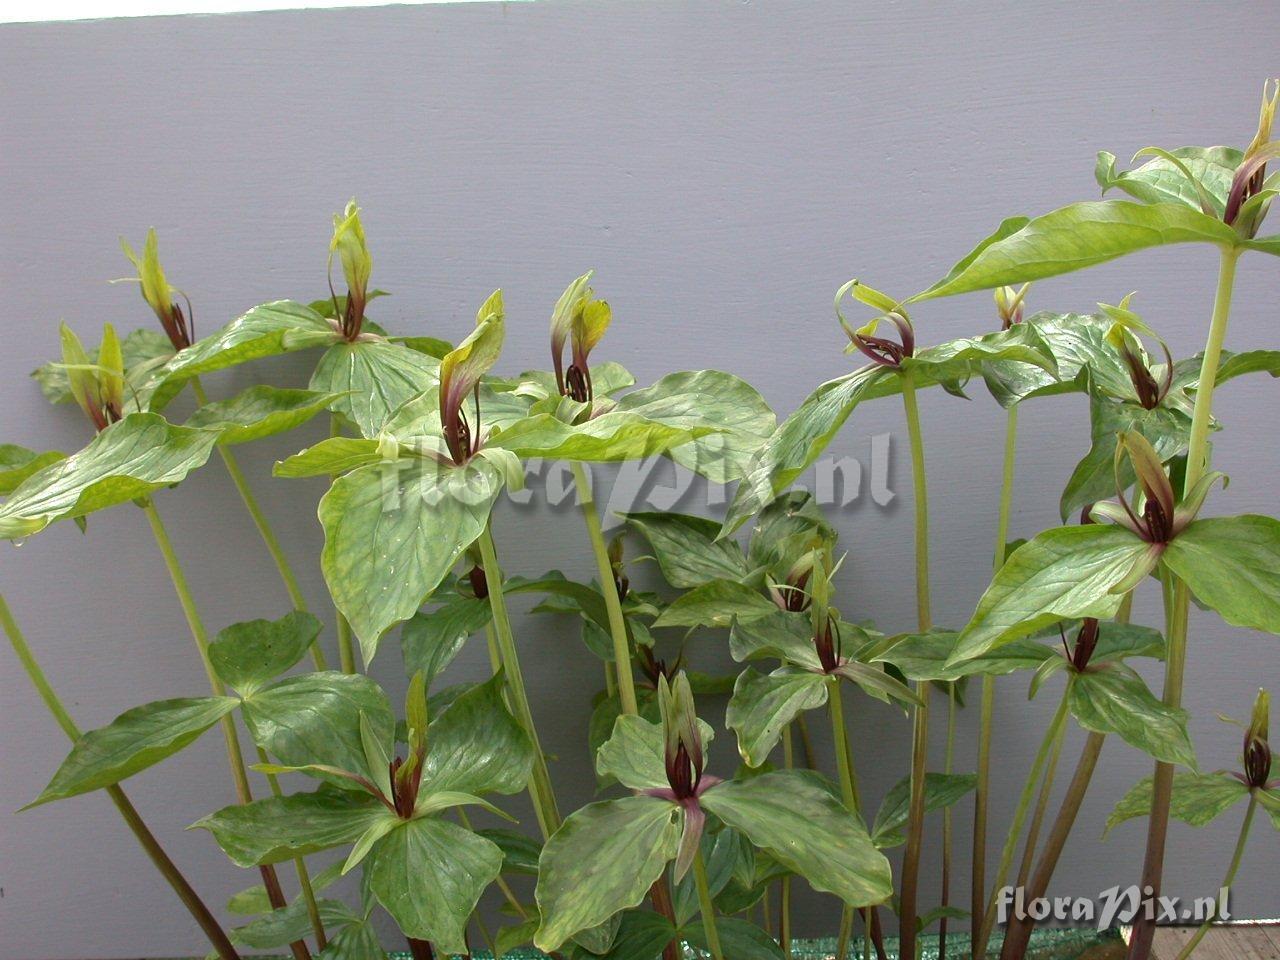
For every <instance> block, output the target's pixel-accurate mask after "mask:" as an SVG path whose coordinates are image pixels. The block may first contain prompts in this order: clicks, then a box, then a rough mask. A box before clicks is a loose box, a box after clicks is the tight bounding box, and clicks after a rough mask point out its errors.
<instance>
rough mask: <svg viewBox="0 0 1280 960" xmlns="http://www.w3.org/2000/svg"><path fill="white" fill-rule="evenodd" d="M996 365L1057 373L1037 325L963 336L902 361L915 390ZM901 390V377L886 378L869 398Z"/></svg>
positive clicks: (926, 348)
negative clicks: (1016, 366)
mask: <svg viewBox="0 0 1280 960" xmlns="http://www.w3.org/2000/svg"><path fill="white" fill-rule="evenodd" d="M993 363H998V364H1001V365H1004V366H1009V365H1019V366H1023V367H1030V368H1033V369H1035V370H1039V371H1042V372H1043V373H1045V374H1046V375H1048V376H1051V377H1052V376H1055V375H1056V374H1057V362H1056V360H1055V358H1054V355H1053V353H1052V352H1051V350H1050V348H1049V345H1048V343H1046V342H1045V340H1044V338H1043V337H1041V336H1040V331H1039V329H1038V328H1037V327H1036V326H1035V325H1033V324H1026V323H1019V324H1015V325H1013V326H1012V327H1010V328H1009V329H1008V330H999V331H996V332H995V333H988V334H985V335H983V336H980V337H961V338H959V339H956V340H950V341H948V342H946V343H940V344H937V345H936V346H932V347H925V348H924V349H922V350H918V351H916V354H915V356H913V357H908V358H906V359H905V360H903V361H902V370H903V371H904V372H909V373H910V374H911V375H912V378H913V379H914V381H915V385H916V387H917V388H920V387H927V386H930V385H932V384H939V383H940V384H946V383H951V382H957V381H958V382H961V383H963V382H964V381H966V380H968V379H969V378H970V377H972V376H973V375H975V374H980V373H981V372H982V371H983V369H984V368H985V367H986V366H987V365H989V364H993ZM901 391H902V378H901V377H892V378H886V379H883V380H881V381H880V382H879V383H878V384H877V385H876V386H875V387H874V388H873V389H872V391H871V393H870V394H869V397H870V396H877V397H879V396H889V395H893V394H897V393H900V392H901Z"/></svg>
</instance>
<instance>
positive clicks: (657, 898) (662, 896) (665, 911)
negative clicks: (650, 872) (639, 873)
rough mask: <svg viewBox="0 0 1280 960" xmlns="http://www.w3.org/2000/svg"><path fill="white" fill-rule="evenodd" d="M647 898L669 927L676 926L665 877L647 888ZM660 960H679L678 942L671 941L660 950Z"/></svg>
mask: <svg viewBox="0 0 1280 960" xmlns="http://www.w3.org/2000/svg"><path fill="white" fill-rule="evenodd" d="M649 898H650V899H651V900H652V901H653V909H654V910H655V911H656V912H657V913H659V914H660V915H662V916H664V917H666V918H667V920H668V922H669V923H670V924H671V926H673V927H674V926H675V925H676V911H675V907H674V906H673V905H672V903H671V888H670V886H668V885H667V878H666V877H665V876H662V877H659V878H658V879H657V880H655V881H654V884H653V886H652V887H650V888H649ZM662 960H681V952H680V941H679V940H676V939H674V938H673V939H671V940H669V941H668V942H667V945H666V946H665V947H663V948H662Z"/></svg>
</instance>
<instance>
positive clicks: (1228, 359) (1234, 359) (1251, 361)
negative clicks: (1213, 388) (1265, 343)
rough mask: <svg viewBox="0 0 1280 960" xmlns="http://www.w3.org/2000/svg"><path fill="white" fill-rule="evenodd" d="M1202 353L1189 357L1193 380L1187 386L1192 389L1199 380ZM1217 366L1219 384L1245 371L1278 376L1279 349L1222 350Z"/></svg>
mask: <svg viewBox="0 0 1280 960" xmlns="http://www.w3.org/2000/svg"><path fill="white" fill-rule="evenodd" d="M1202 359H1203V357H1202V355H1200V354H1197V355H1196V356H1195V357H1193V358H1192V359H1191V363H1192V364H1193V367H1194V370H1195V377H1194V381H1193V382H1192V383H1190V384H1188V386H1190V387H1192V388H1193V389H1194V387H1195V384H1196V383H1199V382H1200V364H1201V360H1202ZM1220 359H1221V362H1220V364H1219V366H1218V376H1217V378H1216V380H1215V383H1216V385H1218V386H1221V385H1222V384H1224V383H1226V382H1227V381H1228V380H1234V379H1235V378H1236V377H1240V376H1244V375H1245V374H1246V373H1269V374H1271V376H1272V377H1280V350H1244V351H1242V352H1240V353H1231V352H1230V351H1224V352H1223V353H1222V355H1221V358H1220Z"/></svg>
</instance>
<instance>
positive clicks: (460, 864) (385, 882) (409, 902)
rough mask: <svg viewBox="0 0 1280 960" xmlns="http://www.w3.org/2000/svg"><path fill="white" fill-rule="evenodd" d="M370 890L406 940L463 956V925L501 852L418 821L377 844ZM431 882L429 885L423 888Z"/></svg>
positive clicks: (441, 825)
mask: <svg viewBox="0 0 1280 960" xmlns="http://www.w3.org/2000/svg"><path fill="white" fill-rule="evenodd" d="M370 859H371V863H370V865H369V867H368V870H369V885H370V887H371V888H372V890H373V892H374V895H375V896H377V898H378V902H379V903H381V904H382V906H383V907H385V908H386V910H387V912H388V913H390V914H391V916H392V917H393V918H394V919H395V921H396V924H397V925H398V926H399V927H400V929H401V930H402V931H403V932H404V934H405V935H406V936H409V937H416V938H419V939H422V940H430V941H431V942H432V943H433V944H435V945H436V946H437V947H438V948H439V949H440V950H441V951H443V952H446V953H458V954H460V953H466V952H467V945H466V936H465V931H466V925H467V920H468V918H469V917H470V916H471V912H472V911H473V910H474V909H475V906H476V902H477V901H478V900H479V899H480V894H482V893H483V892H484V890H485V887H487V886H488V885H489V884H491V883H492V882H493V881H494V879H495V878H496V877H497V876H498V872H499V871H500V870H501V869H502V851H501V850H499V849H498V848H497V846H495V845H494V844H493V843H491V842H490V841H488V840H486V839H484V837H480V836H477V835H476V834H474V833H472V832H471V831H470V830H464V829H463V828H462V827H460V826H458V825H457V824H454V823H450V822H448V821H446V820H437V819H435V818H434V817H420V818H418V819H416V820H410V821H408V822H406V823H404V824H402V825H401V826H400V827H399V828H397V829H395V830H392V831H391V833H389V834H387V836H385V837H383V838H382V839H381V840H379V841H378V843H377V845H376V846H375V847H374V849H373V852H372V853H371V854H370ZM427 878H430V882H421V881H422V880H426V879H427Z"/></svg>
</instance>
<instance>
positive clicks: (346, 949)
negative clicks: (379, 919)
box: [317, 919, 387, 960]
mask: <svg viewBox="0 0 1280 960" xmlns="http://www.w3.org/2000/svg"><path fill="white" fill-rule="evenodd" d="M317 957H318V958H319V960H387V954H386V953H385V952H384V951H383V949H382V946H381V945H380V944H379V943H378V932H377V931H376V930H375V929H374V928H373V924H372V923H371V922H370V921H369V920H368V919H365V920H361V921H359V922H358V923H348V924H347V925H346V926H344V927H342V929H340V930H339V931H338V932H337V933H335V934H332V935H331V936H330V937H329V945H328V946H326V947H325V948H324V949H323V950H321V951H320V953H319V954H317Z"/></svg>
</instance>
